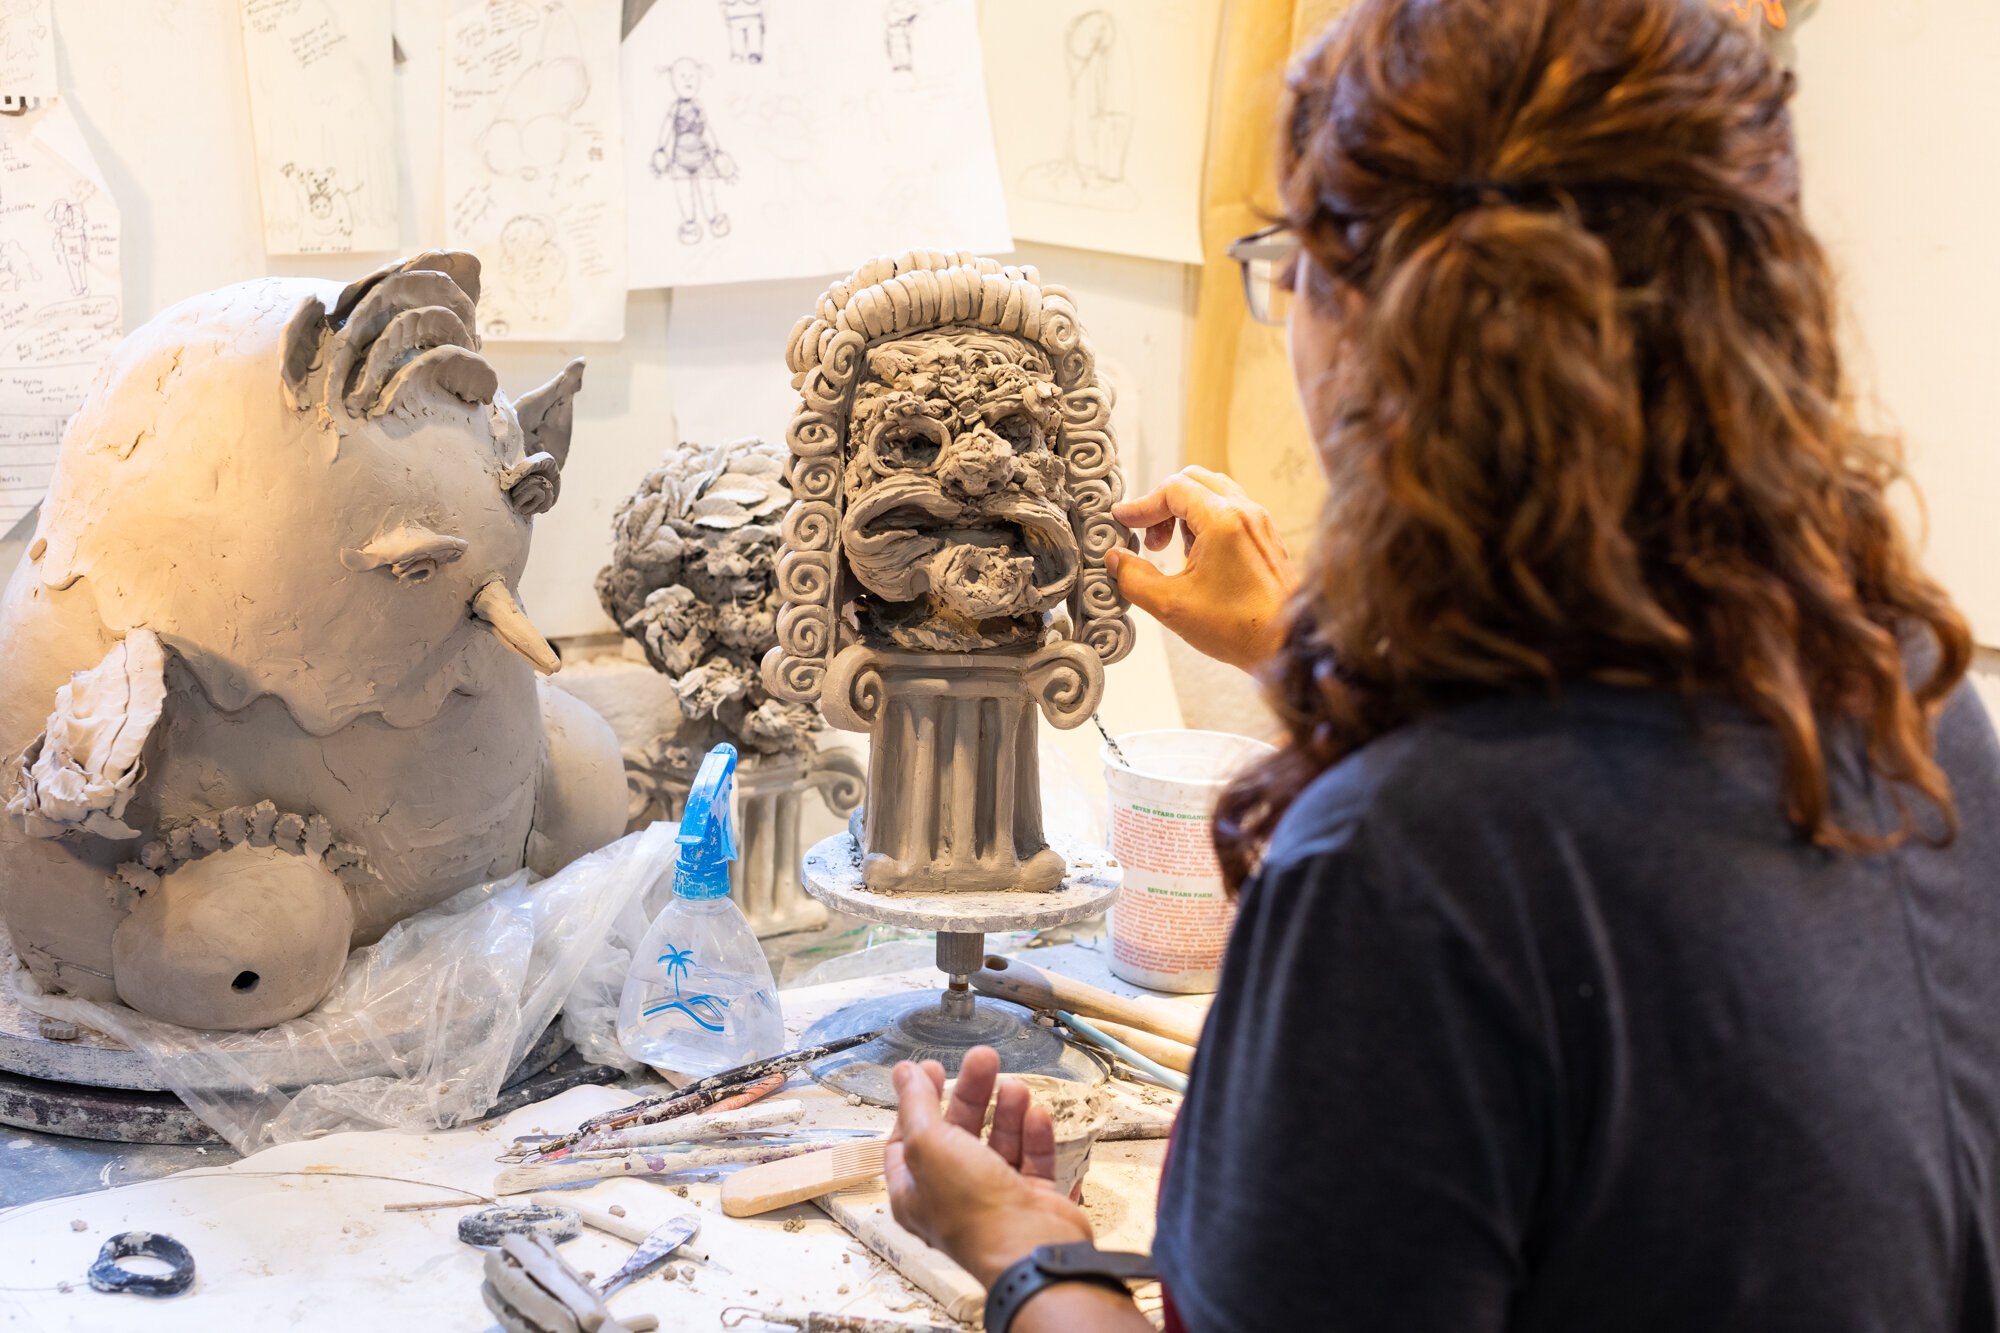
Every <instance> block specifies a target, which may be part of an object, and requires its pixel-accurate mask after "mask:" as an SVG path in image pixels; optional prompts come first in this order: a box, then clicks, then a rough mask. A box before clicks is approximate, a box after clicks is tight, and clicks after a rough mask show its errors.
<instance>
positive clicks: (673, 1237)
mask: <svg viewBox="0 0 2000 1333" xmlns="http://www.w3.org/2000/svg"><path fill="white" fill-rule="evenodd" d="M699 1230H701V1223H700V1222H698V1221H696V1220H695V1219H694V1218H692V1217H676V1218H674V1219H673V1220H672V1221H671V1222H668V1223H667V1224H666V1225H664V1226H662V1227H660V1228H658V1229H657V1230H655V1231H654V1232H653V1233H652V1234H651V1235H650V1236H647V1237H646V1239H644V1240H642V1241H640V1242H639V1248H638V1249H636V1250H634V1251H632V1257H631V1258H630V1259H627V1260H626V1261H625V1266H624V1267H623V1268H620V1269H619V1270H618V1271H617V1272H615V1273H613V1274H612V1275H611V1276H610V1277H608V1278H606V1279H604V1281H602V1282H600V1283H598V1284H597V1294H598V1296H599V1297H606V1296H609V1295H610V1294H611V1293H612V1292H614V1291H616V1290H618V1289H619V1288H620V1287H622V1286H624V1285H626V1284H627V1283H629V1282H637V1281H638V1280H639V1279H640V1278H642V1277H644V1276H646V1274H647V1273H649V1272H651V1271H652V1270H653V1268H654V1267H655V1266H656V1265H658V1264H661V1263H664V1262H666V1259H667V1256H669V1255H671V1254H672V1253H673V1252H674V1251H675V1250H678V1249H679V1248H680V1247H681V1246H683V1245H685V1244H687V1242H689V1241H691V1240H693V1239H694V1234H695V1232H697V1231H699Z"/></svg>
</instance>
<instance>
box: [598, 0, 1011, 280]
mask: <svg viewBox="0 0 2000 1333" xmlns="http://www.w3.org/2000/svg"><path fill="white" fill-rule="evenodd" d="M625 158H626V193H627V208H628V210H629V212H630V216H631V224H632V225H631V238H632V239H631V254H632V285H633V286H634V287H662V286H686V285H695V284H701V283H720V282H745V281H754V280H758V279H766V278H790V277H805V276H811V275H825V274H834V273H845V272H847V271H849V270H850V269H852V268H853V267H854V266H855V265H856V264H859V263H860V262H861V261H862V260H864V259H867V258H868V257H869V256H871V255H876V254H894V253H896V252H898V251H901V250H908V249H913V248H917V247H934V248H937V249H941V250H959V249H965V250H978V251H982V252H989V253H990V252H996V251H1005V250H1010V249H1012V248H1013V239H1012V237H1011V236H1010V235H1009V233H1008V230H1007V206H1006V201H1005V198H1004V196H1003V194H1002V191H1001V187H1000V169H999V165H998V163H997V162H996V161H995V159H994V155H993V135H992V131H991V129H990V127H989V126H988V124H987V110H986V90H985V82H984V76H983V74H982V71H981V66H980V58H979V26H978V22H977V14H976V12H975V11H974V9H973V3H972V0H865V2H864V0H857V2H856V3H850V4H827V3H824V0H725V3H722V4H718V3H717V2H716V0H656V2H655V3H654V5H653V7H652V8H651V9H650V10H648V11H647V13H646V16H645V17H644V18H642V19H641V20H640V21H639V24H638V26H637V27H635V28H634V29H633V30H632V33H631V35H630V36H628V37H627V38H626V39H625Z"/></svg>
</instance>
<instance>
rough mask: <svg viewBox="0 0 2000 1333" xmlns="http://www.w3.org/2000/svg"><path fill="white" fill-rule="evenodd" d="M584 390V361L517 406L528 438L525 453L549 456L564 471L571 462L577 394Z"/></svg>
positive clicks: (565, 370) (579, 360)
mask: <svg viewBox="0 0 2000 1333" xmlns="http://www.w3.org/2000/svg"><path fill="white" fill-rule="evenodd" d="M582 387H583V358H582V357H578V358H577V359H576V360H574V361H572V362H570V363H569V364H568V365H567V366H564V367H563V372H562V374H560V375H558V376H556V377H555V378H554V379H552V380H550V381H549V382H548V383H547V384H544V385H543V386H542V387H541V388H539V389H536V390H534V391H532V392H531V393H529V394H528V395H527V396H526V397H524V398H523V399H521V401H520V402H518V403H516V404H515V405H514V411H515V413H516V414H517V415H518V416H519V417H520V419H521V431H522V433H523V434H524V435H526V436H527V437H528V441H527V447H526V449H525V450H524V452H526V453H529V454H548V455H549V456H550V457H552V458H554V459H555V460H556V466H557V467H561V466H562V465H563V464H565V463H567V462H568V461H569V432H570V423H571V421H572V419H573V418H574V417H575V415H576V392H577V390H578V389H581V388H582Z"/></svg>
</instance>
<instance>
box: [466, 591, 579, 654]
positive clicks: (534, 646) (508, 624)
mask: <svg viewBox="0 0 2000 1333" xmlns="http://www.w3.org/2000/svg"><path fill="white" fill-rule="evenodd" d="M472 614H473V617H474V619H477V620H483V621H485V622H486V623H487V624H488V625H489V626H491V627H492V630H493V633H494V636H495V637H497V638H498V639H499V640H500V642H502V643H504V644H506V645H507V646H508V647H509V648H512V649H513V650H514V651H515V652H516V653H519V654H520V655H521V658H522V660H524V661H525V662H527V664H528V665H529V666H531V667H533V668H534V669H535V670H537V671H539V672H541V673H542V674H543V675H544V676H553V675H554V674H555V673H556V672H558V671H560V670H562V658H560V657H558V656H556V650H555V649H554V648H551V647H550V646H549V641H548V640H547V639H545V638H543V637H542V636H541V634H540V632H539V631H537V630H536V629H535V627H534V626H533V625H531V624H529V623H528V613H527V612H525V611H523V610H522V609H521V604H520V603H519V602H518V601H516V600H514V590H513V589H511V588H509V587H508V586H507V584H506V582H505V581H504V580H501V579H495V580H493V581H492V582H491V583H489V584H487V585H486V586H485V587H483V588H481V589H480V590H479V591H478V593H476V594H475V595H474V596H473V599H472Z"/></svg>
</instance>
